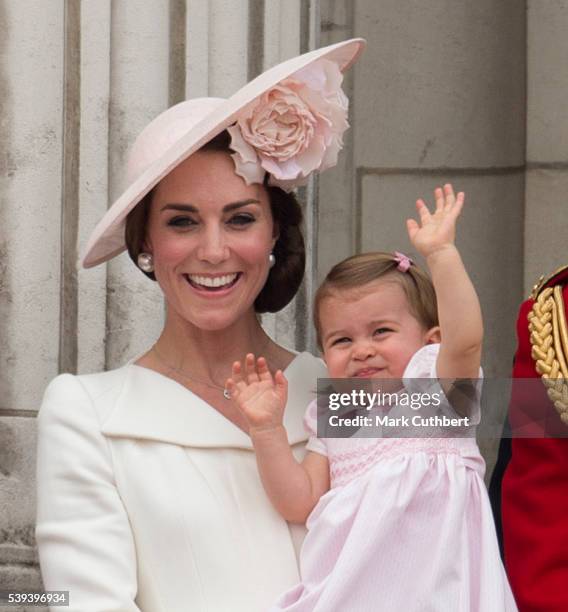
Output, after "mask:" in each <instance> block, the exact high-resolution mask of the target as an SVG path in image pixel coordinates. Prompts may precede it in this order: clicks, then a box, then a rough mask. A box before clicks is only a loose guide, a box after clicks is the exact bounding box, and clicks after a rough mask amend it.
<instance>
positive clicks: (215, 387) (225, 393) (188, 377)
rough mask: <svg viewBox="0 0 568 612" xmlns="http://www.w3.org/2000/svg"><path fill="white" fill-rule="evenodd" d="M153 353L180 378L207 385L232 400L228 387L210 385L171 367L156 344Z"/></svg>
mask: <svg viewBox="0 0 568 612" xmlns="http://www.w3.org/2000/svg"><path fill="white" fill-rule="evenodd" d="M152 351H153V352H154V354H155V355H156V358H157V359H158V361H159V362H160V363H161V364H162V365H163V366H164V367H165V368H167V369H168V370H169V371H170V372H174V373H176V374H178V375H179V376H181V377H182V378H185V379H186V380H190V381H192V382H196V383H199V384H201V385H205V386H206V387H209V388H210V389H217V390H218V391H222V392H223V397H224V398H225V399H226V400H230V399H231V394H230V393H229V390H228V389H227V387H225V386H221V385H218V384H216V383H210V382H207V381H206V380H200V379H199V378H195V376H190V375H189V374H187V373H185V372H183V371H182V370H180V369H179V368H174V366H172V365H170V364H169V363H168V362H167V361H166V360H165V359H164V358H163V357H162V356H161V355H160V352H159V351H158V349H157V348H156V345H155V344H154V346H153V347H152Z"/></svg>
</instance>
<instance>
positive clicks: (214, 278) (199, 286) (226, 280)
mask: <svg viewBox="0 0 568 612" xmlns="http://www.w3.org/2000/svg"><path fill="white" fill-rule="evenodd" d="M242 275H243V273H242V272H232V273H228V274H218V275H212V274H184V275H183V276H184V278H185V279H186V281H187V282H188V284H189V286H190V287H191V288H192V289H194V290H195V291H196V292H197V293H198V294H200V295H204V296H207V297H209V296H211V297H215V296H217V297H218V296H220V295H227V293H229V292H230V291H231V289H233V288H234V287H236V285H237V284H238V282H239V280H240V279H241V277H242Z"/></svg>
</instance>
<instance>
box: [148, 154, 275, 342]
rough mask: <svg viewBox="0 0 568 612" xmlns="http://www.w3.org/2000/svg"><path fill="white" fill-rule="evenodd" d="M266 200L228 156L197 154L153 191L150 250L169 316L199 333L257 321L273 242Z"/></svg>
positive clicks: (257, 186)
mask: <svg viewBox="0 0 568 612" xmlns="http://www.w3.org/2000/svg"><path fill="white" fill-rule="evenodd" d="M275 233H276V232H275V227H274V223H273V220H272V214H271V211H270V204H269V201H268V195H267V193H266V190H265V188H264V187H263V186H262V185H246V183H245V182H244V180H243V179H242V178H241V177H239V176H237V175H236V174H235V167H234V163H233V160H232V159H231V157H230V156H229V154H228V153H223V152H217V151H202V152H197V153H194V154H193V155H192V156H191V157H189V158H188V159H187V160H185V161H184V162H182V163H181V164H180V165H179V166H177V167H176V168H175V169H174V170H173V171H172V172H170V174H168V175H167V176H166V177H165V178H164V179H162V181H161V182H160V183H159V184H158V186H157V187H156V189H155V192H154V195H153V198H152V205H151V209H150V215H149V219H148V227H147V232H146V244H145V249H146V250H147V251H148V252H150V253H152V254H153V256H154V273H155V275H156V280H157V281H158V283H159V284H160V287H161V288H162V291H163V292H164V295H165V298H166V302H167V305H168V313H169V314H172V313H175V314H176V315H177V316H179V317H181V318H182V319H183V320H185V321H186V322H188V323H191V324H193V325H195V326H196V327H197V328H199V329H202V330H217V331H218V330H222V329H226V328H227V327H228V326H229V325H231V324H233V323H235V322H236V321H238V320H240V319H241V318H242V317H243V316H245V315H246V314H252V312H253V304H254V301H255V299H256V297H257V296H258V294H259V292H260V290H261V289H262V287H263V286H264V284H265V282H266V279H267V277H268V272H269V266H268V256H269V254H270V252H271V250H272V248H273V247H274V244H275V242H276V236H275Z"/></svg>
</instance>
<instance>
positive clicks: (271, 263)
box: [268, 253, 276, 268]
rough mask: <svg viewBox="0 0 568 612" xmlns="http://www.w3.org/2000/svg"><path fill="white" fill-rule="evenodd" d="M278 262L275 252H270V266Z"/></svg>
mask: <svg viewBox="0 0 568 612" xmlns="http://www.w3.org/2000/svg"><path fill="white" fill-rule="evenodd" d="M275 263H276V257H274V253H270V255H269V256H268V267H269V268H273V267H274V264H275Z"/></svg>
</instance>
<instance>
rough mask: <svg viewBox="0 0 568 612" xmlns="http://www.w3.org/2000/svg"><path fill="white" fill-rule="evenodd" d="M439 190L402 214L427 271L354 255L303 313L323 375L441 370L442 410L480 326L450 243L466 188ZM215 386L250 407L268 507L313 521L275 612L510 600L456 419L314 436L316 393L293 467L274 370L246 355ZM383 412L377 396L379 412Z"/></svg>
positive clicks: (282, 387) (450, 607)
mask: <svg viewBox="0 0 568 612" xmlns="http://www.w3.org/2000/svg"><path fill="white" fill-rule="evenodd" d="M435 199H436V210H435V212H434V214H431V213H430V212H429V210H428V208H427V206H426V204H425V203H424V201H423V200H418V201H417V209H418V213H419V216H420V223H418V222H416V221H414V220H408V221H407V229H408V235H409V237H410V240H411V242H412V244H413V246H414V247H415V249H416V250H417V251H418V252H419V253H420V254H421V255H422V256H423V257H424V258H425V259H426V262H427V264H428V268H429V270H430V273H431V275H432V280H431V281H430V279H429V278H428V276H427V275H426V274H425V273H424V272H422V271H421V270H420V269H419V268H418V267H416V266H415V265H414V264H413V263H412V261H411V260H410V259H408V258H407V257H406V256H404V255H402V254H400V253H396V254H395V255H388V254H385V253H371V254H366V255H357V256H355V257H351V258H349V259H347V260H345V261H343V262H341V263H339V264H338V265H336V266H335V267H334V268H333V269H332V270H331V272H330V273H329V274H328V276H327V278H326V280H325V281H324V283H323V285H322V286H321V287H320V288H319V290H318V292H317V295H316V300H315V317H314V319H315V324H316V328H317V333H318V341H319V343H320V348H321V349H322V350H323V355H324V359H325V362H326V365H327V368H328V372H329V376H330V378H357V377H361V378H374V379H404V384H405V385H406V384H412V381H413V380H415V381H416V379H421V378H422V379H424V378H433V379H439V380H440V385H441V388H440V391H441V396H442V401H441V404H440V405H439V406H438V408H437V411H438V414H440V415H442V414H443V415H450V416H453V417H456V418H457V417H461V416H464V406H463V402H461V403H460V404H459V405H458V403H457V401H454V400H456V399H457V398H458V397H460V396H461V397H463V394H460V393H459V392H458V393H456V392H455V389H454V390H452V388H451V384H450V382H451V380H452V379H457V378H459V379H477V378H479V377H480V360H481V343H482V336H483V325H482V319H481V310H480V306H479V301H478V298H477V295H476V293H475V289H474V288H473V285H472V283H471V281H470V279H469V277H468V275H467V272H466V270H465V268H464V266H463V263H462V260H461V258H460V255H459V253H458V251H457V249H456V247H455V245H454V237H455V225H456V220H457V217H458V216H459V214H460V212H461V209H462V206H463V202H464V194H463V193H458V194H457V197H456V196H455V195H454V192H453V189H452V187H451V185H445V186H444V188H443V189H441V188H438V189H436V191H435ZM227 386H228V389H229V391H230V393H231V395H232V397H233V399H234V401H235V402H236V404H237V405H238V407H239V408H240V410H241V411H242V413H243V414H244V416H245V417H246V419H247V422H248V425H249V431H250V436H251V438H252V441H253V444H254V447H255V451H256V456H257V461H258V467H259V471H260V475H261V478H262V482H263V484H264V487H265V489H266V492H267V494H268V495H269V497H270V499H271V500H272V503H273V504H274V506H275V507H276V509H277V510H278V511H279V512H280V513H281V514H282V516H283V517H284V518H286V519H287V520H288V521H293V522H299V523H302V522H304V521H305V520H306V518H308V517H309V518H308V521H307V527H308V534H307V536H306V539H305V541H304V545H303V548H302V553H301V559H300V565H301V567H300V569H301V575H302V582H301V583H300V584H298V585H297V586H296V587H294V588H292V589H291V590H290V591H288V592H287V593H285V594H284V595H283V596H282V597H281V598H280V599H279V601H278V602H277V604H276V606H275V608H274V610H287V611H290V612H291V611H294V612H298V611H302V612H308V611H309V612H312V611H321V612H334V611H337V612H345V611H347V612H359V611H360V612H365V611H369V612H371V611H375V610H385V611H388V612H398V611H404V612H412V611H416V612H418V611H434V612H470V611H479V612H500V611H507V612H509V611H514V610H516V609H517V608H516V605H515V602H514V599H513V596H512V594H511V590H510V588H509V585H508V582H507V578H506V575H505V572H504V569H503V566H502V564H501V560H500V556H499V550H498V545H497V540H496V536H495V530H494V524H493V518H492V514H491V509H490V505H489V500H488V497H487V493H486V489H485V485H484V483H483V474H484V469H485V466H484V462H483V459H482V458H481V455H480V453H479V450H478V448H477V445H476V442H475V438H474V437H471V436H470V437H467V436H464V437H453V436H456V434H457V430H455V429H452V428H444V427H439V428H438V429H437V430H434V434H432V432H431V431H430V433H429V436H430V437H416V438H403V439H395V438H392V437H391V438H386V437H382V438H377V439H369V438H358V439H340V438H325V439H323V438H317V436H316V414H317V411H316V404H315V402H314V403H312V404H311V405H310V407H309V408H308V412H307V415H306V424H307V426H308V428H309V430H310V432H311V434H312V437H311V438H310V441H309V442H308V446H307V449H308V453H307V455H306V457H305V459H304V460H303V461H302V462H301V463H299V462H297V461H296V459H295V458H294V456H293V455H292V452H291V450H290V446H289V445H288V440H287V437H286V431H285V429H284V427H283V424H282V418H283V413H284V407H285V405H286V399H287V383H286V379H285V378H284V376H283V374H282V372H281V371H280V370H279V371H277V372H276V373H275V374H274V376H273V375H272V374H271V372H270V371H269V369H268V366H267V363H266V360H265V359H264V358H262V357H260V358H259V359H258V360H256V361H255V358H254V356H253V355H251V354H249V355H247V356H246V359H245V365H244V367H243V366H241V364H240V362H236V363H235V364H234V366H233V373H232V378H231V379H229V380H228V381H227ZM442 389H443V391H442ZM471 389H473V395H474V396H475V400H474V402H473V403H474V406H473V407H472V406H471V405H469V406H468V407H467V408H469V416H470V417H471V418H472V419H473V420H474V421H475V417H476V413H478V410H479V404H478V402H479V389H478V388H477V387H476V386H475V385H473V386H472V387H471ZM446 394H447V395H446ZM471 395H472V394H471V393H470V396H471ZM448 396H449V397H450V398H451V399H452V403H450V402H449V401H448V399H447V397H448ZM467 408H466V411H467ZM395 409H396V406H394V407H393V406H386V407H383V408H382V410H383V412H384V413H385V414H389V413H391V412H392V411H393V410H395ZM419 413H420V411H416V413H415V414H419ZM432 435H434V436H435V437H432Z"/></svg>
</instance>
